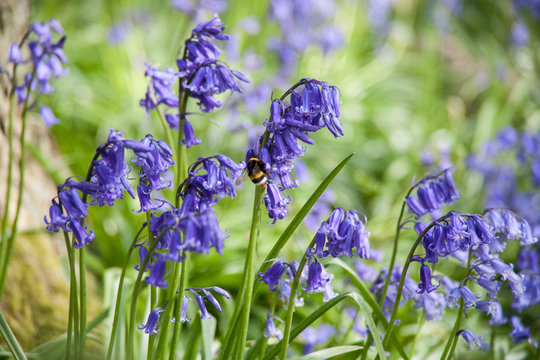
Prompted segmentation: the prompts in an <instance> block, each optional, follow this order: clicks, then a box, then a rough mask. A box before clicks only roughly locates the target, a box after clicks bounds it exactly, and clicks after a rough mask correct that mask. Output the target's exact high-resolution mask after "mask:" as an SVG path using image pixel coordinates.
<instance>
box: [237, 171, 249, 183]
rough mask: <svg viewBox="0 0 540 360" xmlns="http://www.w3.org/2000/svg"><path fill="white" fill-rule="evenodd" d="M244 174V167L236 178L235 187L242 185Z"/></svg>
mask: <svg viewBox="0 0 540 360" xmlns="http://www.w3.org/2000/svg"><path fill="white" fill-rule="evenodd" d="M246 176H247V175H246V169H244V171H242V173H241V174H240V176H239V177H237V178H236V183H235V184H236V187H242V186H243V185H244V181H246Z"/></svg>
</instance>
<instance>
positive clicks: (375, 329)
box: [351, 294, 386, 360]
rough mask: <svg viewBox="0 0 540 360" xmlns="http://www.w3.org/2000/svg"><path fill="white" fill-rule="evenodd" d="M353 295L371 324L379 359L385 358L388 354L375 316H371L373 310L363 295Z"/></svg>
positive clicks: (383, 359) (370, 329)
mask: <svg viewBox="0 0 540 360" xmlns="http://www.w3.org/2000/svg"><path fill="white" fill-rule="evenodd" d="M351 297H352V298H353V299H354V301H356V303H357V304H358V306H359V307H360V310H361V311H362V315H364V318H365V319H366V321H367V323H368V325H369V331H371V333H372V334H373V340H374V341H375V348H376V349H377V353H378V354H379V359H381V360H385V359H386V354H385V352H384V347H383V344H382V341H381V332H380V331H379V328H378V327H377V325H375V321H373V317H372V316H371V311H370V310H369V307H368V306H367V304H366V302H365V301H364V299H363V298H362V297H360V296H358V295H356V294H352V295H351Z"/></svg>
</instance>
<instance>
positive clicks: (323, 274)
mask: <svg viewBox="0 0 540 360" xmlns="http://www.w3.org/2000/svg"><path fill="white" fill-rule="evenodd" d="M333 277H334V276H333V275H332V274H329V273H328V271H326V269H324V267H323V266H322V265H321V264H320V263H319V262H318V261H316V260H315V261H312V262H311V264H309V267H308V279H307V282H306V283H305V284H304V285H303V289H304V290H306V291H307V292H308V293H310V294H313V293H315V292H319V291H320V290H321V289H323V288H324V287H325V285H326V283H327V282H330V280H332V278H333Z"/></svg>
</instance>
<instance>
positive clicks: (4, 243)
mask: <svg viewBox="0 0 540 360" xmlns="http://www.w3.org/2000/svg"><path fill="white" fill-rule="evenodd" d="M14 101H15V97H14V96H13V94H12V95H11V97H10V98H9V122H8V148H9V150H8V171H7V187H6V196H5V197H4V201H5V204H4V212H3V215H4V217H3V219H2V243H1V247H0V261H2V263H3V262H4V257H5V254H6V251H7V243H8V242H7V239H6V235H7V223H8V218H9V200H10V198H11V186H12V179H13V108H14ZM0 277H3V275H2V267H0ZM1 298H2V294H1V293H0V299H1Z"/></svg>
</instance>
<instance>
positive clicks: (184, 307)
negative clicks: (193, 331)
mask: <svg viewBox="0 0 540 360" xmlns="http://www.w3.org/2000/svg"><path fill="white" fill-rule="evenodd" d="M188 305H189V298H188V297H187V296H186V295H184V299H183V301H182V313H181V314H180V321H181V322H182V323H185V322H189V321H191V318H188V317H187V310H188Z"/></svg>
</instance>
